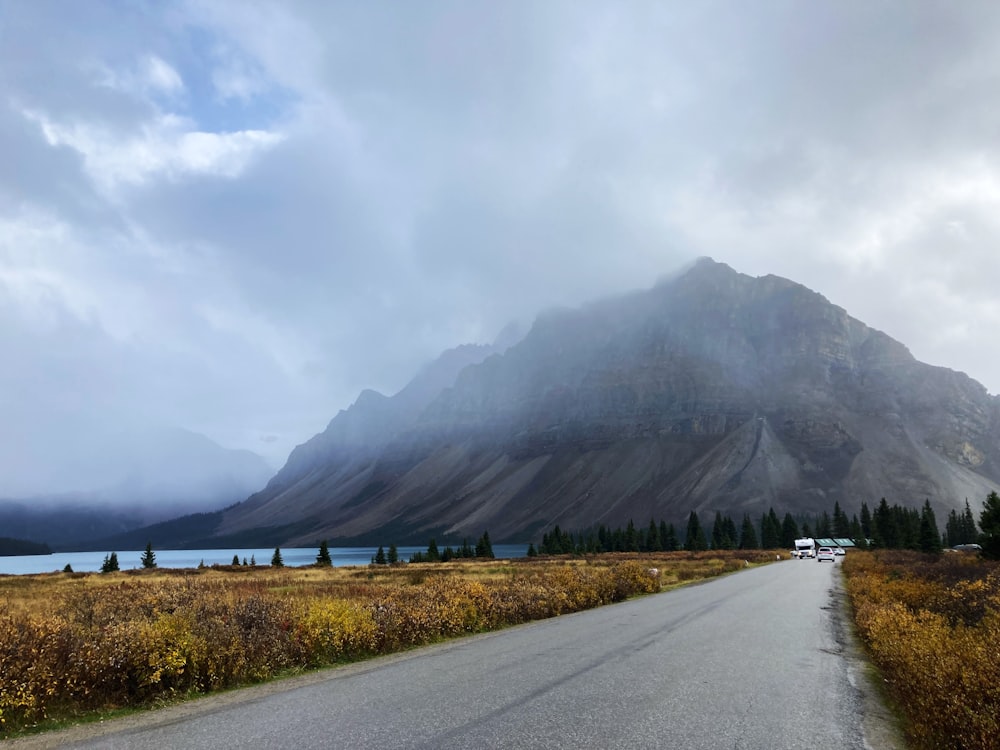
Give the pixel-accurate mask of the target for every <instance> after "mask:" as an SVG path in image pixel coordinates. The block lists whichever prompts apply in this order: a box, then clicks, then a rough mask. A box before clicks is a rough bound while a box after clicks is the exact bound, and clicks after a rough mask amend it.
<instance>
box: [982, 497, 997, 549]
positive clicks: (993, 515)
mask: <svg viewBox="0 0 1000 750" xmlns="http://www.w3.org/2000/svg"><path fill="white" fill-rule="evenodd" d="M979 528H980V529H982V532H983V533H982V535H981V536H980V537H979V543H980V544H981V545H982V546H983V557H985V558H988V559H990V560H1000V495H997V493H996V490H994V491H993V492H991V493H990V494H989V495H987V496H986V502H985V503H984V504H983V510H982V512H981V513H980V514H979Z"/></svg>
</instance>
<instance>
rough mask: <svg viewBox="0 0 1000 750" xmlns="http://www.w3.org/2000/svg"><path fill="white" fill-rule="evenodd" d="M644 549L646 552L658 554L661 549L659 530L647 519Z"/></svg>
mask: <svg viewBox="0 0 1000 750" xmlns="http://www.w3.org/2000/svg"><path fill="white" fill-rule="evenodd" d="M645 549H646V551H647V552H659V551H660V550H662V549H663V542H661V541H660V528H659V527H658V526H657V525H656V522H655V521H654V520H653V519H652V518H650V519H649V528H648V529H646V544H645Z"/></svg>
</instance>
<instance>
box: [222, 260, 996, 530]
mask: <svg viewBox="0 0 1000 750" xmlns="http://www.w3.org/2000/svg"><path fill="white" fill-rule="evenodd" d="M457 351H459V352H462V353H461V354H459V353H456V352H452V353H449V354H447V355H446V356H445V357H443V358H442V360H439V362H438V363H437V364H436V365H435V366H434V367H432V368H431V370H432V371H433V372H435V373H436V375H435V376H434V377H428V375H427V373H426V372H425V373H424V374H423V375H422V376H418V378H417V379H415V380H414V382H413V383H411V385H410V386H408V387H407V388H406V389H404V390H403V391H401V392H400V394H397V395H396V396H395V397H393V398H391V399H387V398H385V397H382V396H379V395H378V394H373V393H370V392H369V393H366V394H362V397H361V398H359V399H358V401H357V403H355V404H354V405H353V406H352V407H351V408H350V409H348V410H347V411H346V412H341V414H339V415H338V416H337V417H336V418H335V419H334V420H333V421H332V422H331V423H330V426H329V427H328V429H327V431H326V432H325V433H323V434H322V435H320V436H317V438H314V439H313V440H312V441H310V442H309V443H307V444H306V445H304V446H301V447H300V448H299V449H297V450H296V451H295V452H294V453H293V454H292V456H291V457H290V459H289V461H288V464H287V465H286V466H285V468H284V469H282V471H281V472H280V473H279V474H278V475H277V476H276V477H275V478H274V479H273V480H272V481H271V483H270V484H269V485H268V487H267V488H266V489H265V490H264V491H262V492H260V493H258V494H257V495H255V496H253V497H252V498H251V499H250V500H249V501H248V502H247V503H243V504H241V505H239V506H237V507H235V508H233V509H231V510H230V511H227V513H226V515H225V520H224V522H223V524H222V527H221V528H220V533H221V534H233V533H240V532H245V531H247V530H250V529H254V528H261V527H274V528H275V532H274V533H275V534H277V535H278V536H279V537H282V538H278V539H276V540H275V541H276V542H281V543H284V544H297V543H301V544H311V543H313V542H314V541H315V540H316V539H319V538H328V539H330V540H331V541H334V540H348V539H367V540H370V541H382V542H386V543H388V542H390V541H396V542H401V541H404V540H415V541H419V542H423V541H425V540H426V538H427V536H428V535H430V534H437V535H444V534H450V535H457V536H463V535H464V536H468V537H470V538H474V537H475V536H477V535H478V534H480V533H482V531H483V530H484V529H488V530H489V531H490V534H491V536H493V538H494V539H505V538H509V539H514V538H517V539H524V538H527V537H528V536H530V535H531V534H532V533H533V532H534V531H536V530H538V529H542V528H548V527H550V526H551V525H553V524H556V523H558V524H560V525H561V526H562V527H563V528H569V529H573V528H583V527H587V526H591V525H595V524H598V523H604V524H609V525H619V524H621V525H624V524H625V523H626V522H627V521H628V520H629V519H630V518H631V519H635V520H636V522H640V523H642V522H645V521H647V520H648V519H649V518H651V517H652V518H655V519H660V518H664V519H667V520H673V521H682V520H683V519H684V518H686V516H687V514H688V513H689V512H690V511H691V510H697V511H699V512H702V513H712V514H714V512H715V511H716V510H720V511H722V512H723V513H727V514H731V515H733V516H734V517H741V516H742V514H743V513H745V512H746V513H751V514H759V513H761V512H763V511H766V510H767V509H768V508H770V507H774V509H775V510H776V511H777V512H778V513H779V514H783V513H784V512H785V511H791V512H793V513H796V512H808V513H812V512H822V511H824V510H827V511H829V510H831V509H832V507H833V503H834V501H839V503H840V505H841V507H843V508H844V509H845V510H846V511H847V512H849V513H850V512H854V511H856V510H857V509H858V508H859V507H860V504H861V502H862V501H868V503H869V505H870V506H871V505H874V504H876V503H877V502H878V501H879V499H880V498H881V497H885V498H886V499H888V500H889V501H890V502H900V503H909V504H914V505H917V504H922V503H923V501H924V499H930V500H931V503H932V505H934V506H935V507H936V508H937V509H938V511H939V513H942V512H947V510H949V509H950V508H952V507H956V508H958V507H961V506H964V502H965V499H966V498H969V499H970V500H975V499H978V498H982V497H985V495H986V494H987V493H988V492H989V491H991V490H992V489H995V488H996V487H997V486H1000V399H998V398H997V397H995V396H990V395H989V394H988V393H987V392H986V390H985V389H984V388H983V387H982V386H981V385H979V384H978V383H976V382H975V381H973V380H971V379H970V378H968V377H967V376H965V375H963V374H961V373H957V372H953V371H950V370H947V369H943V368H939V367H931V366H929V365H926V364H922V363H920V362H917V361H916V360H915V359H914V358H913V357H912V356H911V355H910V353H909V351H908V350H907V349H906V348H905V347H904V346H903V345H902V344H900V343H898V342H896V341H894V340H892V339H891V338H889V337H888V336H886V335H885V334H883V333H880V332H878V331H875V330H873V329H871V328H868V327H867V326H865V325H864V324H863V323H861V322H859V321H857V320H855V319H853V318H851V317H850V316H849V315H848V314H847V313H846V312H845V311H844V310H843V309H841V308H839V307H836V306H835V305H832V304H830V303H829V302H828V301H827V300H826V299H824V298H823V297H821V296H820V295H818V294H816V293H814V292H812V291H810V290H808V289H806V288H805V287H802V286H800V285H798V284H795V283H793V282H791V281H788V280H785V279H781V278H777V277H774V276H766V277H761V278H752V277H749V276H745V275H742V274H739V273H737V272H735V271H733V270H732V269H731V268H729V267H728V266H726V265H723V264H719V263H715V262H713V261H711V260H709V259H702V260H701V261H699V262H698V263H697V264H696V265H695V266H694V267H693V268H692V269H690V270H689V271H688V272H687V273H685V274H684V275H682V276H680V277H678V278H676V279H673V280H671V281H667V282H663V283H660V284H658V285H657V286H655V287H653V288H652V289H649V290H647V291H642V292H637V293H633V294H630V295H627V296H623V297H619V298H616V299H609V300H604V301H601V302H598V303H595V304H592V305H589V306H587V307H585V308H582V309H579V310H571V311H559V312H552V313H549V314H546V315H543V316H542V317H540V318H539V319H538V320H537V321H536V323H535V325H534V327H533V328H532V329H531V331H530V332H529V333H528V334H527V336H526V337H525V338H524V339H523V340H521V341H520V342H519V343H517V344H516V345H514V346H512V347H511V348H510V349H508V350H506V351H505V352H504V353H502V354H496V353H491V352H490V351H489V350H486V349H477V348H469V349H464V351H463V350H457ZM278 527H282V528H281V529H280V530H279V529H278Z"/></svg>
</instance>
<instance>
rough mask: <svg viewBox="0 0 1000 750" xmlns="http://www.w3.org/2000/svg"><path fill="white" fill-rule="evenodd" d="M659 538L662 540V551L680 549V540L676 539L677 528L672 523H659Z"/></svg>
mask: <svg viewBox="0 0 1000 750" xmlns="http://www.w3.org/2000/svg"><path fill="white" fill-rule="evenodd" d="M660 538H661V539H662V541H663V551H664V552H676V551H677V550H678V549H680V542H679V540H678V539H677V529H676V528H674V525H673V524H672V523H671V524H666V525H665V526H662V525H661V531H660Z"/></svg>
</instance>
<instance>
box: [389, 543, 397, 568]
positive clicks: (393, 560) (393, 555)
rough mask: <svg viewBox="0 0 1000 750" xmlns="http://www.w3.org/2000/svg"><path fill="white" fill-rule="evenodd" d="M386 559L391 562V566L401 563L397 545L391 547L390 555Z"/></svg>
mask: <svg viewBox="0 0 1000 750" xmlns="http://www.w3.org/2000/svg"><path fill="white" fill-rule="evenodd" d="M386 559H387V560H388V561H389V564H390V565H395V564H396V563H398V562H399V551H398V550H397V549H396V545H395V544H390V545H389V555H388V557H387V558H386Z"/></svg>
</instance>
